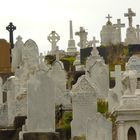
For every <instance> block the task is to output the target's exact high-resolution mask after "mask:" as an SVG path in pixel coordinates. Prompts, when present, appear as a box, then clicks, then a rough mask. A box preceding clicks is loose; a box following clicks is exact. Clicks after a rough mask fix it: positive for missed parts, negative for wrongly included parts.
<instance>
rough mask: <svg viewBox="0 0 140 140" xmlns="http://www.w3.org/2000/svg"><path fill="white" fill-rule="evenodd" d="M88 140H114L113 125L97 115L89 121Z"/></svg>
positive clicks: (100, 115)
mask: <svg viewBox="0 0 140 140" xmlns="http://www.w3.org/2000/svg"><path fill="white" fill-rule="evenodd" d="M86 140H112V123H111V122H110V121H109V120H106V118H105V117H103V116H102V114H100V113H97V114H96V116H95V117H93V118H92V119H91V118H89V119H88V121H87V133H86Z"/></svg>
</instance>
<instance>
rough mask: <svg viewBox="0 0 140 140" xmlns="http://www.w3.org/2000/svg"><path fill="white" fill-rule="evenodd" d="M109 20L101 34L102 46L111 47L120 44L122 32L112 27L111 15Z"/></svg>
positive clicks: (108, 17)
mask: <svg viewBox="0 0 140 140" xmlns="http://www.w3.org/2000/svg"><path fill="white" fill-rule="evenodd" d="M106 18H107V19H108V21H107V23H106V25H104V26H103V27H102V30H101V32H100V36H101V45H103V46H110V45H116V44H119V43H120V31H119V30H118V29H116V27H115V26H113V25H112V22H111V21H110V19H111V18H112V17H111V16H110V15H109V14H108V16H107V17H106Z"/></svg>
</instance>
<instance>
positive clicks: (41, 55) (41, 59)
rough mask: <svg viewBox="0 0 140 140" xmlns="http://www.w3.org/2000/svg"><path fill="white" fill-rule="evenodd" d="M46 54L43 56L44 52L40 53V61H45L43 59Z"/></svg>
mask: <svg viewBox="0 0 140 140" xmlns="http://www.w3.org/2000/svg"><path fill="white" fill-rule="evenodd" d="M44 58H45V57H44V56H43V53H40V55H39V62H40V63H43V61H44Z"/></svg>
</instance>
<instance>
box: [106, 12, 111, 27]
mask: <svg viewBox="0 0 140 140" xmlns="http://www.w3.org/2000/svg"><path fill="white" fill-rule="evenodd" d="M106 18H107V19H108V21H107V23H106V24H107V25H109V24H112V23H111V21H110V19H111V18H112V16H110V14H108V16H107V17H106Z"/></svg>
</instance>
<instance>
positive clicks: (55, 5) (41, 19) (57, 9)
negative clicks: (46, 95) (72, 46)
mask: <svg viewBox="0 0 140 140" xmlns="http://www.w3.org/2000/svg"><path fill="white" fill-rule="evenodd" d="M0 2H1V3H0V4H1V8H0V38H5V39H7V40H8V41H9V33H8V31H7V30H5V27H6V26H7V25H8V24H9V22H13V24H14V25H15V26H16V27H17V30H16V31H14V38H15V40H16V37H17V36H18V35H20V36H22V38H23V41H24V42H25V41H26V40H27V39H29V38H30V39H33V40H34V41H35V42H36V43H37V45H38V47H39V50H40V51H41V52H44V51H46V52H47V51H48V50H50V49H51V44H50V43H49V42H48V40H47V36H48V34H49V33H50V32H51V31H53V30H55V31H56V32H57V33H58V34H59V35H60V38H61V39H60V41H59V42H58V46H59V48H60V49H64V50H66V49H67V44H68V43H67V42H68V39H69V20H72V21H73V30H74V32H76V31H79V27H80V26H83V27H85V29H87V31H88V39H89V40H91V39H92V38H93V36H95V37H96V38H97V39H98V40H100V31H101V28H102V26H103V25H104V24H105V23H106V21H107V19H105V17H106V16H107V14H110V15H111V16H112V17H113V18H112V19H111V21H112V23H116V20H117V19H118V18H121V20H122V22H123V23H125V24H126V27H128V20H127V18H126V17H124V13H126V12H127V11H128V8H132V10H133V11H134V12H136V17H134V20H133V21H134V22H133V25H134V26H135V25H136V24H140V1H139V0H0ZM122 32H123V36H125V32H126V28H124V29H123V30H122ZM74 38H75V40H76V43H78V41H79V38H78V37H77V36H74ZM15 40H14V41H15Z"/></svg>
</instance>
